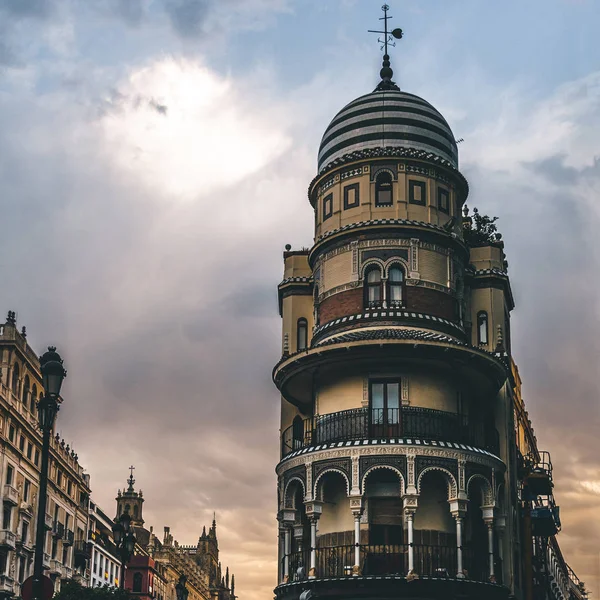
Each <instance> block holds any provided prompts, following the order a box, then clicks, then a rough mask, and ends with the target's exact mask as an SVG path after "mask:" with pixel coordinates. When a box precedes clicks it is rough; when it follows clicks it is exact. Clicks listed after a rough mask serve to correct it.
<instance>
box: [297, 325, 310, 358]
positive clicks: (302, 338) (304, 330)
mask: <svg viewBox="0 0 600 600" xmlns="http://www.w3.org/2000/svg"><path fill="white" fill-rule="evenodd" d="M296 336H297V337H296V350H298V351H300V350H306V348H307V346H308V321H307V320H306V319H304V318H302V319H298V330H297V332H296Z"/></svg>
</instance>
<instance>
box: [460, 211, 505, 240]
mask: <svg viewBox="0 0 600 600" xmlns="http://www.w3.org/2000/svg"><path fill="white" fill-rule="evenodd" d="M468 214H469V213H468V209H467V208H466V207H465V218H466V219H467V222H468V223H470V226H465V228H464V232H463V233H464V238H465V242H466V243H467V245H468V246H471V247H472V248H476V247H478V246H488V245H489V244H492V243H494V242H499V241H500V240H501V239H502V236H501V235H500V234H499V233H498V228H497V227H496V225H495V223H496V221H497V220H498V217H489V216H488V215H482V214H480V212H479V211H478V210H477V209H476V208H474V209H473V216H472V217H471V218H470V221H469V219H468V217H467V215H468Z"/></svg>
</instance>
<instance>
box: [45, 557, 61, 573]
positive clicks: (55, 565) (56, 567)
mask: <svg viewBox="0 0 600 600" xmlns="http://www.w3.org/2000/svg"><path fill="white" fill-rule="evenodd" d="M62 568H63V566H62V563H61V562H60V561H58V560H56V559H55V558H51V559H50V568H49V569H48V571H50V574H51V575H60V574H61V573H62Z"/></svg>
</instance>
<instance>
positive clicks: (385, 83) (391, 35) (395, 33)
mask: <svg viewBox="0 0 600 600" xmlns="http://www.w3.org/2000/svg"><path fill="white" fill-rule="evenodd" d="M381 10H382V11H383V17H380V18H379V20H380V21H383V31H380V30H377V29H369V30H368V31H369V33H377V34H379V35H380V36H381V35H383V37H379V38H377V41H378V42H379V43H380V44H381V50H383V67H382V68H381V71H380V73H379V74H380V75H381V81H380V82H379V85H378V86H377V88H376V89H377V90H381V91H385V90H398V91H400V88H399V87H398V86H397V85H396V84H395V83H394V82H393V81H392V76H393V75H394V71H392V69H391V67H390V56H389V54H388V46H392V47H395V46H396V42H395V41H394V40H400V39H402V35H403V33H402V29H400V28H399V27H397V28H396V29H393V30H392V31H391V32H389V31H388V20H389V19H391V18H392V17H390V16H389V15H388V10H390V7H389V6H388V5H387V4H384V5H383V6H382V7H381Z"/></svg>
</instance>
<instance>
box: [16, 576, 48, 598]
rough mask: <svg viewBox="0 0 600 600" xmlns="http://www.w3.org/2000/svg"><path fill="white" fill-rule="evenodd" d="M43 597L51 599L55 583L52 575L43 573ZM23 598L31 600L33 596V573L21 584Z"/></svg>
mask: <svg viewBox="0 0 600 600" xmlns="http://www.w3.org/2000/svg"><path fill="white" fill-rule="evenodd" d="M42 587H43V591H42V599H43V600H50V599H51V598H52V595H53V594H54V584H53V583H52V579H50V577H46V576H45V575H42ZM21 598H23V600H31V599H32V598H33V575H32V576H31V577H28V578H27V579H26V580H25V581H24V582H23V585H22V586H21Z"/></svg>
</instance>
